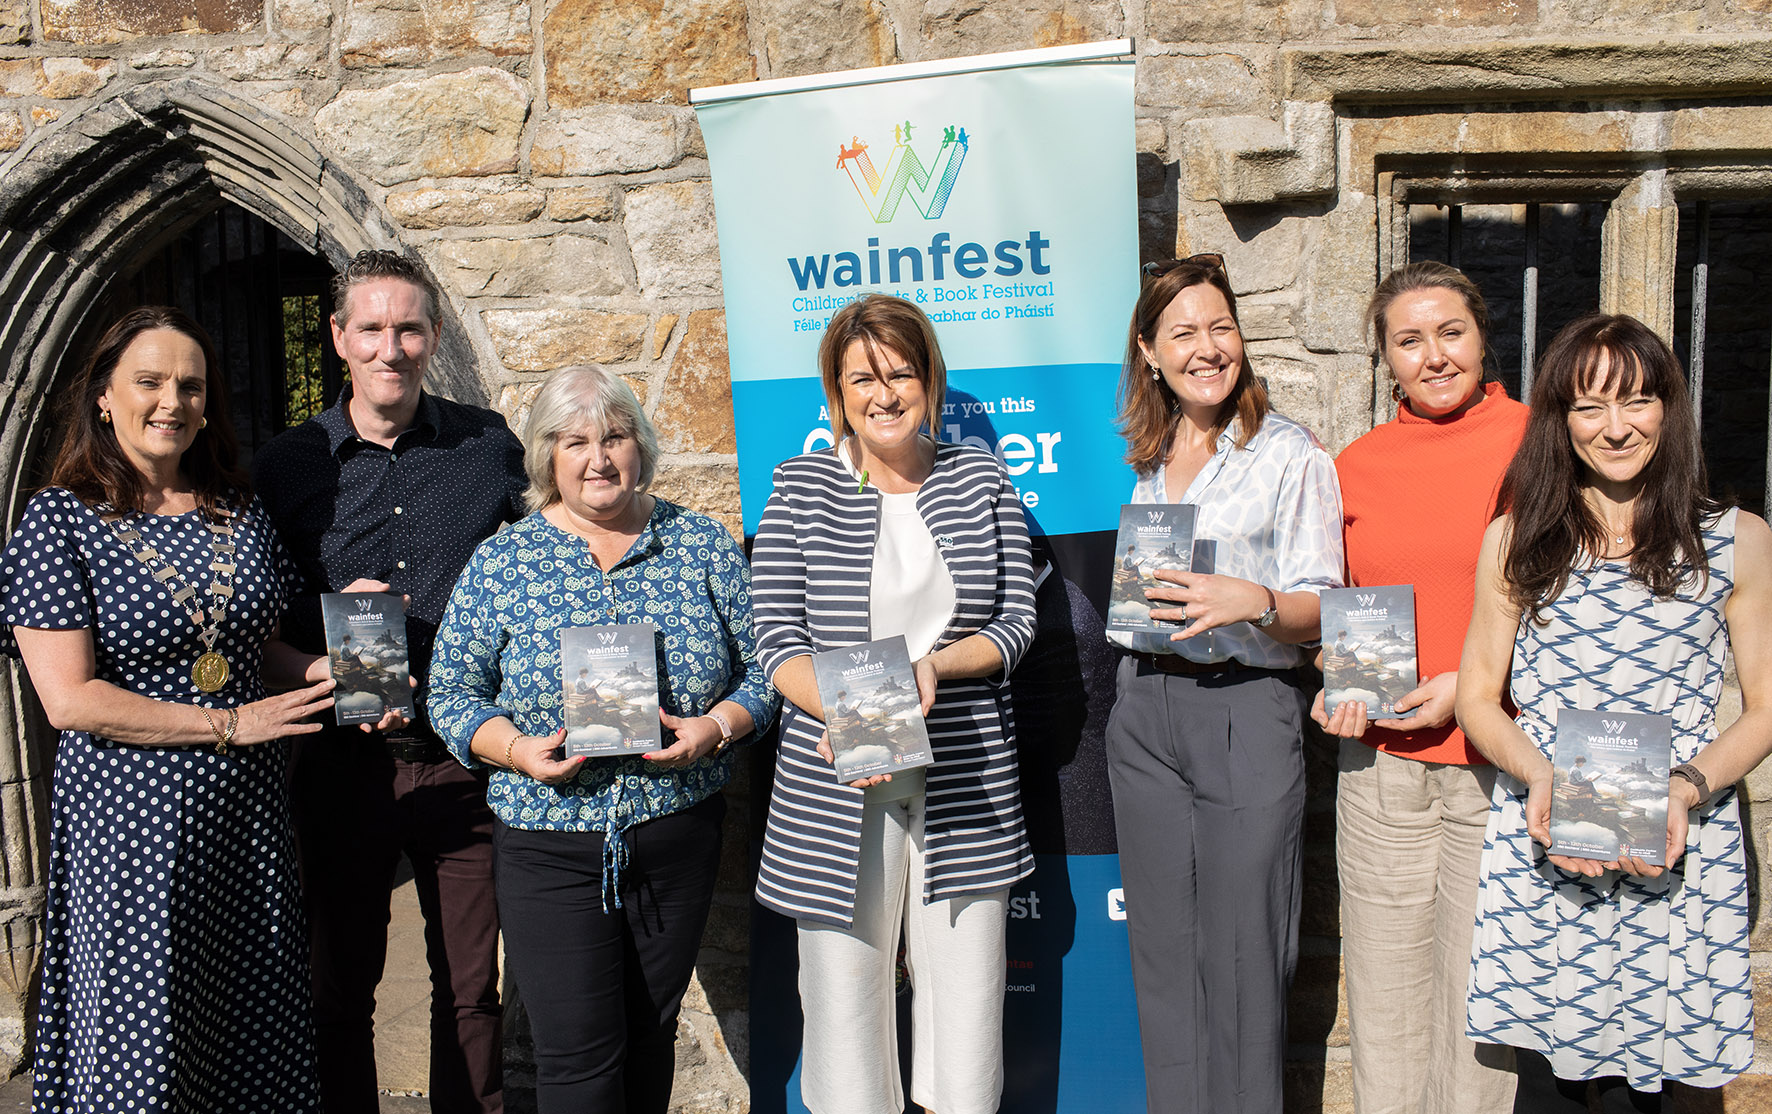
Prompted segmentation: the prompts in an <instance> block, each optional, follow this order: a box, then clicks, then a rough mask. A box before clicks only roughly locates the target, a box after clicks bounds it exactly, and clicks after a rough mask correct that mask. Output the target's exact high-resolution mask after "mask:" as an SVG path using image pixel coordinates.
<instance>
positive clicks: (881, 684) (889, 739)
mask: <svg viewBox="0 0 1772 1114" xmlns="http://www.w3.org/2000/svg"><path fill="white" fill-rule="evenodd" d="M812 672H813V676H814V677H816V678H817V679H818V699H819V701H820V702H821V703H823V704H824V725H825V730H826V731H827V732H828V733H829V735H830V740H831V754H832V755H833V756H834V757H835V758H836V772H837V780H838V781H841V782H845V783H847V782H851V781H855V780H857V779H859V778H864V777H873V776H874V775H875V774H895V773H898V772H899V771H901V770H912V769H915V768H917V767H918V766H927V765H929V764H930V763H932V762H934V761H935V755H934V753H933V752H932V751H931V750H930V748H929V732H928V729H927V728H926V727H924V725H923V707H922V701H920V700H919V699H918V698H917V677H916V674H914V673H913V672H912V671H911V655H910V652H909V651H908V650H907V649H906V648H905V644H904V637H903V636H902V635H896V634H895V635H893V636H892V637H891V638H882V639H879V640H878V641H874V642H864V643H862V644H861V645H860V646H845V647H843V648H842V649H841V650H826V651H825V652H824V653H822V654H813V655H812Z"/></svg>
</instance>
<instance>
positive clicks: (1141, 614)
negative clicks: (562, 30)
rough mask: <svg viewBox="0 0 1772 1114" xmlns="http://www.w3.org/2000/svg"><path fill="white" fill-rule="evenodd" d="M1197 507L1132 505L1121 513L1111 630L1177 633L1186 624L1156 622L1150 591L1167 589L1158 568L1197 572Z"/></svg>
mask: <svg viewBox="0 0 1772 1114" xmlns="http://www.w3.org/2000/svg"><path fill="white" fill-rule="evenodd" d="M1197 512H1198V508H1197V507H1195V506H1193V505H1192V504H1191V503H1127V504H1125V505H1124V506H1122V507H1121V508H1120V533H1119V536H1118V537H1117V539H1116V540H1115V541H1114V582H1113V586H1112V588H1111V589H1110V590H1109V591H1108V614H1107V629H1108V630H1110V631H1124V632H1127V633H1135V634H1136V633H1142V634H1174V633H1175V632H1176V631H1177V630H1180V629H1181V627H1182V624H1180V623H1177V622H1174V621H1173V620H1157V619H1152V618H1151V601H1150V600H1149V599H1148V598H1147V597H1146V596H1145V591H1146V590H1147V589H1150V588H1156V587H1159V586H1160V585H1162V584H1163V582H1162V581H1160V580H1158V579H1157V578H1156V575H1155V574H1156V571H1157V570H1158V569H1177V570H1180V571H1181V572H1188V571H1190V570H1191V569H1192V567H1193V555H1194V516H1195V514H1196V513H1197Z"/></svg>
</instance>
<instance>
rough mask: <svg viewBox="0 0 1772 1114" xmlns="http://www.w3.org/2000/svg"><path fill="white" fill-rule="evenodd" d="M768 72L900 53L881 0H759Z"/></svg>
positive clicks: (855, 64)
mask: <svg viewBox="0 0 1772 1114" xmlns="http://www.w3.org/2000/svg"><path fill="white" fill-rule="evenodd" d="M755 12H756V18H757V19H758V21H759V22H761V23H762V25H763V57H764V60H765V62H766V63H767V65H768V67H769V76H770V77H795V76H798V75H800V74H817V73H832V72H834V71H837V70H856V69H862V68H864V67H867V66H884V65H888V64H890V63H891V62H893V61H895V60H896V59H897V51H896V48H895V47H894V45H893V39H892V26H891V24H890V23H889V22H888V21H887V17H886V12H885V10H884V9H883V8H882V6H881V4H880V3H879V0H759V2H758V3H757V5H756V8H755Z"/></svg>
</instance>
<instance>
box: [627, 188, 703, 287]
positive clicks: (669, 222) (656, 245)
mask: <svg viewBox="0 0 1772 1114" xmlns="http://www.w3.org/2000/svg"><path fill="white" fill-rule="evenodd" d="M623 209H624V211H625V214H626V219H625V221H624V223H625V225H626V227H627V233H628V250H630V251H631V252H633V254H634V272H635V274H636V275H638V277H639V279H640V286H641V288H642V289H643V290H644V291H645V293H646V295H647V296H648V297H659V296H668V295H672V294H717V293H719V292H720V244H719V240H718V239H717V238H716V237H715V235H714V196H713V190H712V188H711V187H710V186H709V185H708V183H707V182H705V181H699V182H661V183H659V184H657V185H652V186H641V187H640V188H638V189H633V190H629V191H628V193H627V198H626V200H625V201H624V203H623Z"/></svg>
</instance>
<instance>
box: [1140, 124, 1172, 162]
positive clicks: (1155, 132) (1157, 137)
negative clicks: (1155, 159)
mask: <svg viewBox="0 0 1772 1114" xmlns="http://www.w3.org/2000/svg"><path fill="white" fill-rule="evenodd" d="M1132 147H1133V150H1135V151H1137V152H1138V153H1139V154H1141V155H1161V154H1163V153H1164V152H1165V151H1167V150H1168V148H1169V129H1168V128H1165V127H1164V126H1163V121H1161V120H1159V119H1157V118H1156V117H1155V116H1140V117H1139V118H1138V119H1137V120H1136V121H1134V122H1133V132H1132Z"/></svg>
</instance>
